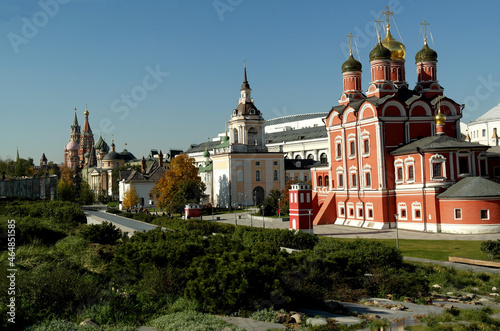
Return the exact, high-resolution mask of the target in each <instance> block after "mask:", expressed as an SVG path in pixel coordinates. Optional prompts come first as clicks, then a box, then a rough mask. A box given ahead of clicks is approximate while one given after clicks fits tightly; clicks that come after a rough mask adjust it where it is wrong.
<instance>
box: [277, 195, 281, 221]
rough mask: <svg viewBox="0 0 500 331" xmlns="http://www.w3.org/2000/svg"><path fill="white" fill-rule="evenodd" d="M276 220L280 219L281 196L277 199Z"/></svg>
mask: <svg viewBox="0 0 500 331" xmlns="http://www.w3.org/2000/svg"><path fill="white" fill-rule="evenodd" d="M278 218H279V219H281V195H280V197H279V198H278Z"/></svg>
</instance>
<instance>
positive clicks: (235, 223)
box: [234, 203, 238, 225]
mask: <svg viewBox="0 0 500 331" xmlns="http://www.w3.org/2000/svg"><path fill="white" fill-rule="evenodd" d="M234 225H238V221H237V220H236V203H235V204H234Z"/></svg>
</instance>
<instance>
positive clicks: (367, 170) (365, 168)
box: [363, 165, 373, 188]
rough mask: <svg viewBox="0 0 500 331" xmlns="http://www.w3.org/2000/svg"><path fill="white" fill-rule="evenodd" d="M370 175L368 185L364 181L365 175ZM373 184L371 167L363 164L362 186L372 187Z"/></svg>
mask: <svg viewBox="0 0 500 331" xmlns="http://www.w3.org/2000/svg"><path fill="white" fill-rule="evenodd" d="M367 174H369V175H370V185H368V183H367V182H366V175H367ZM372 185H373V177H372V168H371V166H369V165H365V166H364V167H363V187H364V188H372Z"/></svg>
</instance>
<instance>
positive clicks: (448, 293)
mask: <svg viewBox="0 0 500 331" xmlns="http://www.w3.org/2000/svg"><path fill="white" fill-rule="evenodd" d="M453 293H454V292H446V295H449V296H453Z"/></svg>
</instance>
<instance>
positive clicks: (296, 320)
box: [291, 313, 304, 324]
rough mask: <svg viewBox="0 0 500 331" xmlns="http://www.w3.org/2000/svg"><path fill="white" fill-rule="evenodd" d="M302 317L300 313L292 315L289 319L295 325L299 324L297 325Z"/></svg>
mask: <svg viewBox="0 0 500 331" xmlns="http://www.w3.org/2000/svg"><path fill="white" fill-rule="evenodd" d="M303 316H304V315H303V314H301V313H295V314H293V315H292V316H291V318H292V319H293V320H294V321H295V323H297V324H299V323H301V322H302V317H303Z"/></svg>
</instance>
